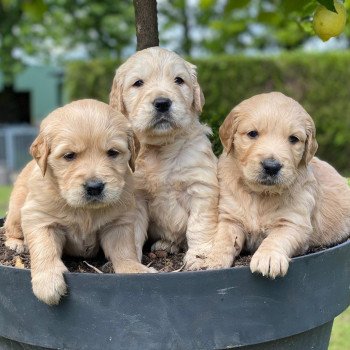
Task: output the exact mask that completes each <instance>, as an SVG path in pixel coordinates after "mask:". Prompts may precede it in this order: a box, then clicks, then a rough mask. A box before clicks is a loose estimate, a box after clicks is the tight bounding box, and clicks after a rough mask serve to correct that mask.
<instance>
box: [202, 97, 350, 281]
mask: <svg viewBox="0 0 350 350" xmlns="http://www.w3.org/2000/svg"><path fill="white" fill-rule="evenodd" d="M315 133H316V131H315V125H314V123H313V121H312V119H311V117H310V116H309V114H308V113H307V112H306V111H305V110H304V108H303V107H302V106H301V105H300V104H299V103H297V102H296V101H294V100H293V99H291V98H289V97H287V96H285V95H283V94H281V93H279V92H272V93H268V94H261V95H257V96H254V97H252V98H249V99H247V100H245V101H243V102H242V103H240V104H239V105H238V106H236V107H235V108H234V109H233V110H232V111H231V113H230V114H229V115H228V116H227V118H226V119H225V121H224V123H223V125H222V126H221V127H220V139H221V141H222V144H223V146H224V152H223V154H222V155H221V157H220V159H219V165H218V174H219V184H220V201H219V224H218V234H217V236H216V238H215V243H214V247H213V250H212V253H211V255H210V257H209V258H208V259H207V266H208V267H211V268H221V267H230V266H231V265H232V262H233V260H234V258H235V257H236V256H237V255H238V254H239V253H240V252H241V250H242V248H243V249H245V250H247V251H249V252H251V253H254V255H253V257H252V260H251V263H250V269H251V271H252V272H258V273H261V274H262V275H264V276H268V277H270V278H275V277H276V276H284V275H285V274H286V273H287V270H288V265H289V261H290V258H291V257H293V256H295V255H297V254H302V253H305V252H306V251H307V249H308V248H309V247H315V246H329V245H331V244H334V243H337V242H340V241H342V240H344V239H345V238H346V237H348V236H349V235H350V190H349V188H348V186H347V184H346V181H345V179H344V178H342V177H341V176H340V175H339V174H338V173H337V172H336V170H335V169H334V168H333V167H331V166H330V165H329V164H327V163H325V162H323V161H321V160H319V159H317V158H315V157H314V154H315V152H316V150H317V143H316V139H315Z"/></svg>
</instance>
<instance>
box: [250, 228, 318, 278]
mask: <svg viewBox="0 0 350 350" xmlns="http://www.w3.org/2000/svg"><path fill="white" fill-rule="evenodd" d="M303 229H304V230H303ZM311 232H312V228H311V225H310V226H309V227H308V228H305V226H304V227H303V226H302V225H301V227H300V228H299V227H297V226H295V227H293V226H282V227H276V228H274V229H272V230H271V231H270V233H269V235H268V236H267V237H266V238H265V239H264V240H263V242H262V243H261V244H260V246H259V248H258V249H257V251H256V252H255V254H254V255H253V257H252V260H251V262H250V270H251V271H252V272H258V273H261V274H262V275H263V276H266V277H269V278H272V279H274V278H276V277H277V276H284V275H285V274H286V273H287V271H288V267H289V261H290V258H291V257H293V256H294V255H296V254H298V253H303V252H305V251H306V250H307V248H308V242H309V237H310V234H311Z"/></svg>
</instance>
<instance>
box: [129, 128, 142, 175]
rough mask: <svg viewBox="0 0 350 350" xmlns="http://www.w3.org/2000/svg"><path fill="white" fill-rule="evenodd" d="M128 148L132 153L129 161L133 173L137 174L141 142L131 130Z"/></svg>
mask: <svg viewBox="0 0 350 350" xmlns="http://www.w3.org/2000/svg"><path fill="white" fill-rule="evenodd" d="M128 147H129V150H130V153H131V156H130V159H129V166H130V168H131V170H132V172H135V163H136V158H137V155H138V154H139V151H140V142H139V140H138V139H137V137H136V135H135V134H134V133H133V132H132V131H131V130H130V131H128Z"/></svg>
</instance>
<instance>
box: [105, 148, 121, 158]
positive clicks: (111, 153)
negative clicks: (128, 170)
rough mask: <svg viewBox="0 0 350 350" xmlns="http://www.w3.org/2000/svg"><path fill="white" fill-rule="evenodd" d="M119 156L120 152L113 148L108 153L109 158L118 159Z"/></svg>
mask: <svg viewBox="0 0 350 350" xmlns="http://www.w3.org/2000/svg"><path fill="white" fill-rule="evenodd" d="M118 155H119V152H118V151H117V150H115V149H113V148H111V149H109V150H108V151H107V156H108V157H110V158H117V157H118Z"/></svg>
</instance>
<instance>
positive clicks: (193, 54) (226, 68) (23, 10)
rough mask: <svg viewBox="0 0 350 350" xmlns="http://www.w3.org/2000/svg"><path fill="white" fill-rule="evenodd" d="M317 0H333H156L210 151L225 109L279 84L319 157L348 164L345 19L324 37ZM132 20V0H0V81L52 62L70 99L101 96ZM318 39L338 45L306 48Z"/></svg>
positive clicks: (165, 39)
mask: <svg viewBox="0 0 350 350" xmlns="http://www.w3.org/2000/svg"><path fill="white" fill-rule="evenodd" d="M320 2H321V3H323V4H324V5H325V6H327V7H328V8H330V9H332V8H333V0H320V1H316V0H217V1H216V0H173V1H171V2H169V1H166V0H158V14H159V15H158V18H159V32H160V42H161V45H162V46H165V47H168V48H170V49H173V50H176V51H177V52H178V53H180V54H182V55H185V56H186V57H187V58H188V59H189V60H190V61H193V62H194V63H196V64H197V66H198V72H199V80H200V82H201V85H202V87H203V90H204V93H205V96H206V106H205V109H204V113H203V116H202V120H204V121H206V122H207V123H208V124H210V126H211V127H212V128H213V130H214V136H213V144H214V150H215V152H216V153H217V154H219V153H220V151H221V146H220V143H219V140H218V136H217V129H218V126H219V124H220V123H221V122H222V120H223V119H224V118H225V116H226V115H227V113H228V112H229V110H230V109H231V108H232V107H233V106H234V105H235V104H237V103H238V102H240V101H241V100H242V99H244V98H247V97H250V96H252V95H254V94H256V93H261V92H264V91H272V90H280V91H282V92H285V93H286V94H288V95H290V96H291V97H294V98H295V99H297V100H298V101H299V102H300V103H301V104H303V105H304V107H305V108H306V109H307V110H308V112H309V113H310V114H311V115H312V116H313V118H314V119H315V121H316V125H317V129H318V141H319V144H320V148H319V152H318V154H319V155H320V157H322V158H324V159H326V160H328V161H330V162H331V163H332V164H334V165H335V166H336V167H337V168H338V169H339V170H340V171H342V172H343V173H344V174H347V175H349V174H350V162H349V160H348V159H349V154H350V113H349V112H350V107H349V104H348V98H349V92H350V91H349V88H348V86H349V84H348V82H349V81H350V68H349V64H348V62H349V51H348V50H347V49H348V48H349V44H350V40H349V34H350V29H349V28H350V26H349V25H347V27H346V30H345V32H344V33H343V34H342V35H341V36H339V37H337V38H334V39H331V40H330V42H328V43H327V44H324V43H322V42H321V40H320V39H318V38H317V37H315V36H314V34H313V29H312V14H313V12H314V10H315V8H316V6H317V5H318V4H319V3H320ZM344 5H345V6H346V8H347V9H349V8H350V3H349V1H347V2H345V4H344ZM134 27H135V23H134V10H133V5H132V1H116V0H104V1H97V0H27V1H22V0H0V44H1V45H0V71H1V72H2V74H3V77H4V81H5V85H11V84H12V83H13V81H14V77H15V76H16V74H17V73H18V72H19V71H20V70H21V69H23V67H24V66H26V65H28V64H50V65H54V66H59V67H61V68H63V69H64V70H65V83H64V85H65V89H67V91H68V99H76V98H81V97H94V98H98V99H101V100H104V101H107V97H108V93H109V90H110V86H111V81H112V78H113V75H114V71H115V69H116V67H117V66H118V64H119V63H120V62H121V61H122V60H123V59H125V58H126V57H128V56H129V55H130V54H132V53H133V52H134V51H135V46H136V40H135V28H134ZM320 48H321V49H324V48H328V49H331V51H332V49H334V48H340V49H342V50H343V52H333V53H332V52H328V53H325V52H319V53H310V51H314V50H315V49H320ZM306 51H307V52H306ZM333 51H334V50H333ZM77 59H79V60H77Z"/></svg>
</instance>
